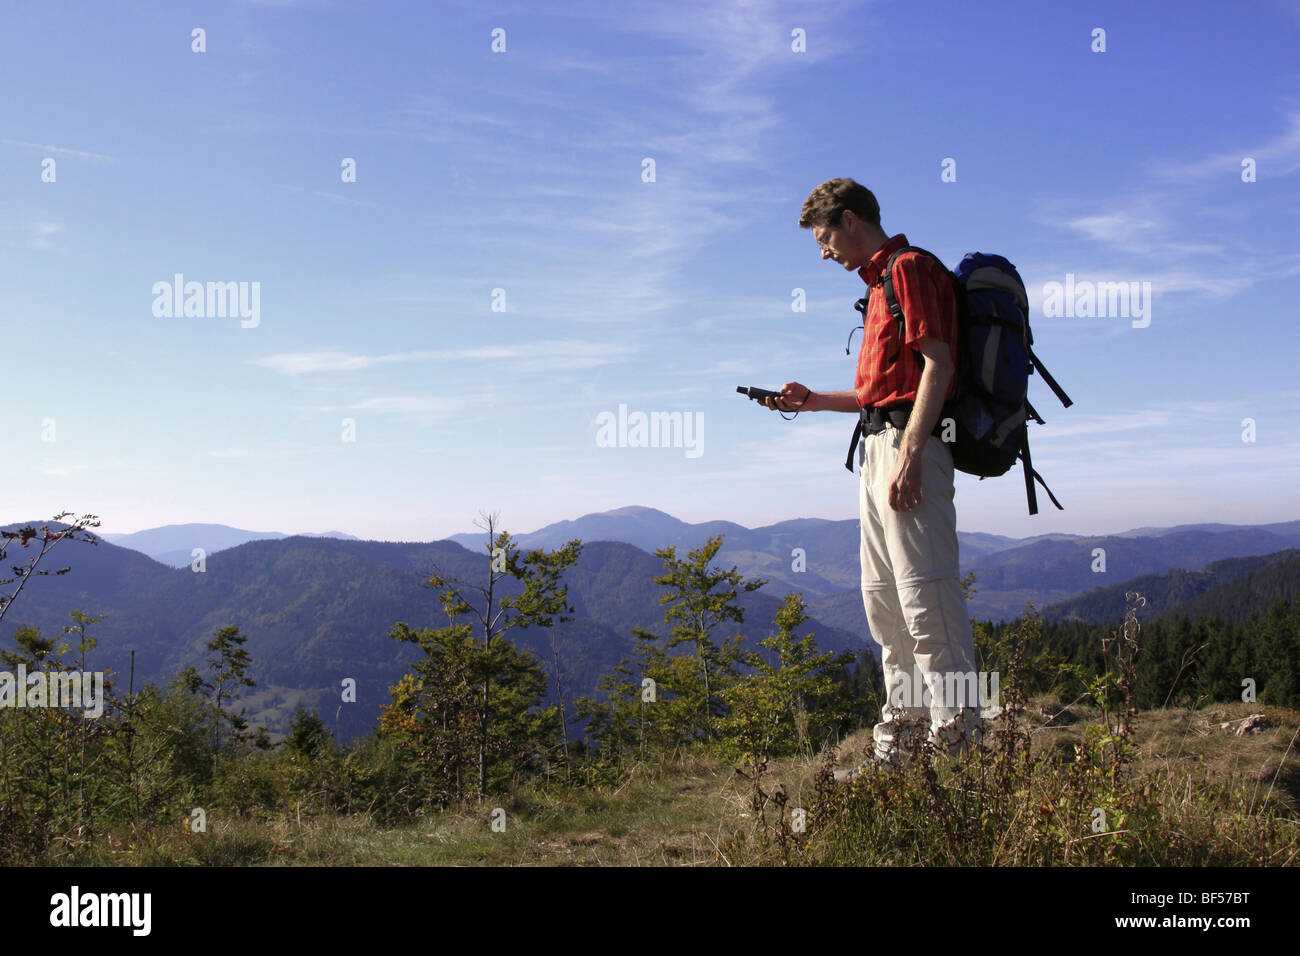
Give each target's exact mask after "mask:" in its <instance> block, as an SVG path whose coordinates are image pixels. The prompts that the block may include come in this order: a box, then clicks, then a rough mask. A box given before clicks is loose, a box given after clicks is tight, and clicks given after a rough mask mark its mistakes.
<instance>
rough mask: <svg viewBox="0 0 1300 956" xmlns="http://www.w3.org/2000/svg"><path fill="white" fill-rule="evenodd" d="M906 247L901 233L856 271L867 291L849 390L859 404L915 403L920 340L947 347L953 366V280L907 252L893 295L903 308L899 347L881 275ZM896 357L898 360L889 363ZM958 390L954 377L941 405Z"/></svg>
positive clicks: (899, 264)
mask: <svg viewBox="0 0 1300 956" xmlns="http://www.w3.org/2000/svg"><path fill="white" fill-rule="evenodd" d="M906 245H908V242H907V236H905V235H903V234H902V233H899V234H898V235H897V236H893V237H892V238H890V239H889V240H888V241H886V242H885V244H884V245H883V246H881V247H880V248H879V249H877V250H876V252H875V255H873V256H872V257H871V261H870V262H868V263H867V264H866V265H865V266H863V267H862V268H861V269H859V270H858V275H860V276H861V277H862V279H863V281H864V282H866V284H867V286H868V288H869V289H870V292H869V298H868V300H867V313H866V316H865V317H864V319H863V323H862V348H861V349H860V350H859V351H858V371H857V375H856V376H855V378H854V383H853V388H854V391H855V392H857V396H858V405H859V406H861V407H863V408H867V407H870V406H877V407H886V408H887V407H889V406H891V405H898V404H900V403H904V402H915V401H916V392H917V389H918V388H920V385H921V363H920V362H919V361H918V360H917V359H918V356H919V353H918V352H916V351H915V348H914V346H915V344H916V342H917V341H919V340H920V339H924V338H936V339H940V340H941V341H944V342H947V343H948V345H949V348H950V349H951V350H952V360H953V365H954V366H955V365H956V364H957V300H956V298H955V297H954V296H953V289H952V280H951V279H950V278H949V277H948V274H947V273H946V272H945V271H944V270H943V268H942V267H940V265H939V264H938V263H937V262H936V261H935V260H934V259H932V258H930V257H929V256H925V255H921V254H920V253H916V252H908V253H904V254H903V255H901V256H899V257H898V259H897V260H895V262H894V268H893V269H892V270H891V274H892V275H893V277H894V295H895V296H897V298H898V304H899V305H900V306H902V307H903V317H904V342H903V347H902V348H899V343H898V324H897V323H896V322H895V321H894V317H893V316H892V315H890V314H889V306H888V305H887V304H886V302H885V287H884V285H882V284H881V283H880V281H879V280H880V273H881V272H882V271H883V270H884V268H885V263H886V262H888V261H889V257H890V256H892V255H893V254H894V253H895V252H897V251H898V250H899V249H902V248H903V247H904V246H906ZM895 353H897V355H898V358H897V359H896V360H895V361H894V362H892V363H890V361H889V360H890V358H891V357H892V356H893V355H894V354H895ZM956 389H957V376H956V375H954V376H953V377H952V381H951V382H950V383H949V385H948V394H947V395H945V396H944V399H945V401H946V400H947V399H949V398H952V395H953V392H955V391H956Z"/></svg>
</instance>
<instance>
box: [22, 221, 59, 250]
mask: <svg viewBox="0 0 1300 956" xmlns="http://www.w3.org/2000/svg"><path fill="white" fill-rule="evenodd" d="M62 231H63V223H61V222H34V223H32V227H31V237H30V238H29V239H28V241H27V244H28V245H29V246H31V248H33V249H38V250H42V251H44V250H46V249H51V248H53V247H54V242H53V237H54V236H57V235H58V234H59V233H61V232H62Z"/></svg>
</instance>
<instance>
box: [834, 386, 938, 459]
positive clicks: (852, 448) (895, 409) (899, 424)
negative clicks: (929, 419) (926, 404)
mask: <svg viewBox="0 0 1300 956" xmlns="http://www.w3.org/2000/svg"><path fill="white" fill-rule="evenodd" d="M911 416H912V403H911V402H904V403H903V404H901V405H891V406H889V408H878V407H876V406H875V405H871V406H868V407H867V408H860V409H858V424H857V427H856V428H854V429H853V440H852V441H851V442H849V454H848V457H846V458H845V459H844V467H845V468H847V469H848V470H849V471H852V470H853V455H854V453H855V452H856V451H857V450H858V442H859V441H861V440H862V436H863V435H878V434H879V433H880V432H883V431H884V430H885V424H886V422H888V423H889V424H891V425H893V426H894V427H895V428H897V429H898V430H899V431H903V430H904V429H905V428H907V423H908V420H909V419H910V418H911ZM941 431H943V417H942V416H940V418H939V420H938V421H936V422H935V423H934V428H932V429H930V434H931V435H933V436H936V437H937V436H938V435H939V433H940V432H941Z"/></svg>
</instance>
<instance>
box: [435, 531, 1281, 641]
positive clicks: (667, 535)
mask: <svg viewBox="0 0 1300 956" xmlns="http://www.w3.org/2000/svg"><path fill="white" fill-rule="evenodd" d="M718 533H721V534H724V535H725V537H724V540H723V547H722V550H721V551H720V552H719V555H718V560H719V561H725V562H727V563H728V564H734V565H735V566H736V567H737V568H739V569H740V571H741V572H742V573H743V574H746V575H748V576H750V577H763V578H767V579H770V581H771V584H769V585H768V587H769V588H779V589H789V590H798V591H799V592H800V593H802V594H803V595H804V596H805V598H806V599H807V601H808V604H809V607H810V608H815V610H816V613H817V615H818V616H819V618H820V619H821V620H823V621H824V622H825V623H827V624H833V625H834V626H836V627H839V628H843V629H845V630H850V631H853V632H855V633H862V634H866V633H867V622H866V614H865V613H864V611H863V610H862V598H861V594H860V592H859V583H858V582H859V580H860V575H861V572H860V569H859V555H858V548H859V545H858V540H859V538H858V522H857V520H856V519H848V520H843V521H830V520H825V519H819V518H801V519H795V520H792V521H783V522H779V523H777V524H774V525H768V526H766V527H762V528H752V529H751V528H745V527H744V526H742V525H738V524H734V523H731V522H725V521H717V522H704V523H701V524H690V523H688V522H684V521H680V520H678V519H677V518H674V517H673V516H671V515H668V514H665V513H664V512H662V511H657V510H655V509H653V508H639V507H628V508H619V509H617V510H615V511H608V512H602V513H599V514H591V515H584V516H583V517H581V518H577V519H575V520H573V521H563V522H559V523H557V524H552V525H547V526H546V527H544V528H541V529H539V530H538V531H535V532H532V533H528V534H523V535H520V536H519V540H520V542H521V543H522V545H523V546H524V547H537V546H545V547H555V546H558V545H559V544H562V543H563V542H564V541H566V540H569V538H572V537H580V538H582V539H583V540H587V541H590V540H602V539H603V540H617V541H627V542H628V543H631V544H635V545H636V546H637V547H639V548H642V549H643V550H648V551H652V550H654V549H657V548H661V547H664V546H666V545H673V546H675V547H677V548H678V551H679V552H684V551H685V550H688V549H690V548H694V547H696V546H698V545H699V544H702V543H703V542H704V540H705V539H706V538H707V537H708V536H709V535H710V534H718ZM584 536H585V537H584ZM957 537H958V542H959V545H960V549H961V570H962V573H963V574H964V573H966V572H967V571H974V572H975V574H976V582H975V588H976V592H977V593H976V595H975V598H974V599H973V600H972V601H971V602H970V604H969V608H970V613H971V616H972V617H976V618H979V619H981V620H985V619H987V620H994V621H1000V620H1013V619H1015V618H1016V617H1018V616H1019V615H1020V614H1022V613H1024V610H1025V605H1026V603H1028V602H1033V604H1034V605H1035V607H1038V608H1044V607H1046V606H1047V605H1051V604H1054V603H1056V602H1059V601H1065V600H1068V599H1070V598H1073V597H1075V596H1077V595H1079V594H1082V593H1084V592H1086V591H1090V590H1093V589H1095V588H1096V587H1097V586H1098V584H1099V583H1101V582H1103V581H1116V580H1118V581H1127V580H1129V579H1131V578H1134V577H1139V576H1142V575H1160V574H1164V573H1165V572H1166V571H1169V570H1170V569H1172V568H1176V567H1182V568H1193V569H1196V568H1200V567H1204V565H1205V564H1208V563H1209V562H1211V561H1217V560H1222V559H1225V558H1230V557H1242V556H1249V555H1265V554H1273V553H1276V552H1278V551H1281V550H1283V549H1286V548H1291V547H1300V521H1288V522H1277V523H1273V524H1267V525H1259V526H1250V525H1223V524H1208V525H1191V524H1189V525H1178V526H1176V527H1172V528H1140V529H1133V530H1130V531H1126V532H1123V533H1121V534H1116V535H1073V534H1061V533H1052V534H1045V535H1035V536H1033V537H1029V538H1020V539H1017V538H1009V537H1005V536H1003V535H991V534H985V533H982V532H958V535H957ZM450 540H454V541H459V542H462V543H465V544H467V545H469V546H470V547H472V549H473V550H475V551H479V550H481V549H483V548H484V546H485V541H484V540H483V537H482V535H481V534H480V535H455V536H453V537H452V539H450ZM796 547H798V548H802V549H803V551H804V555H805V561H804V567H805V570H803V571H795V570H794V559H793V555H792V553H791V552H792V550H793V549H794V548H796ZM1099 547H1100V548H1104V549H1105V551H1106V572H1105V573H1104V574H1095V573H1093V571H1092V567H1093V550H1094V549H1095V548H1099ZM1121 607H1122V604H1121ZM1121 616H1122V613H1121Z"/></svg>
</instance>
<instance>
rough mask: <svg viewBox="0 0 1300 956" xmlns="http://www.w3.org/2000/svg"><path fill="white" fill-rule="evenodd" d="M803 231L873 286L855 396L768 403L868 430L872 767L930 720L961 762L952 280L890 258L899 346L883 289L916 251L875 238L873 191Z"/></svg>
mask: <svg viewBox="0 0 1300 956" xmlns="http://www.w3.org/2000/svg"><path fill="white" fill-rule="evenodd" d="M799 225H800V227H801V228H804V229H811V230H812V233H813V238H814V239H816V240H817V244H818V246H819V247H820V249H821V254H822V258H823V259H833V260H835V261H836V262H838V263H839V264H840V265H841V266H843V267H844V269H845V270H856V271H857V273H858V275H859V276H861V278H862V279H863V281H864V282H866V284H867V287H868V289H869V293H868V297H867V306H866V309H865V310H864V318H863V334H862V347H861V349H860V351H859V353H858V367H857V374H856V376H855V380H854V387H853V388H852V389H845V390H843V391H831V392H814V391H812V390H811V389H809V388H808V387H806V386H804V385H802V384H800V383H799V382H788V383H787V384H786V385H785V386H783V387H782V389H781V398H779V399H768V400H767V404H768V406H769V407H772V408H778V409H781V410H782V411H803V412H815V411H837V412H850V413H852V414H854V415H858V416H859V418H860V419H861V421H862V428H863V432H862V435H863V437H862V442H861V445H860V446H858V447H859V463H860V464H861V483H860V495H859V510H860V515H861V561H862V599H863V605H864V607H865V609H866V614H867V623H868V625H869V626H870V628H871V635H872V637H873V638H874V639H875V641H876V642H877V643H878V644H880V646H881V664H882V666H883V669H884V674H885V687H886V702H885V705H884V706H883V707H882V708H881V722H880V723H879V724H877V725H876V727H875V730H874V732H873V737H874V740H875V754H874V757H873V758H872V760H871V761H869V763H876V764H879V763H884V764H889V765H895V764H897V763H898V762H899V761H900V759H901V758H903V757H904V755H905V754H906V752H907V750H908V749H910V748H908V747H906V746H905V745H906V744H908V743H909V741H908V739H907V738H908V737H909V735H911V734H912V733H914V731H913V730H912V729H911V728H914V727H917V726H924V723H925V722H926V721H927V720H928V725H929V736H930V739H931V740H932V741H933V742H934V743H935V744H936V746H939V747H940V748H941V749H944V750H946V751H947V752H949V753H953V754H957V753H960V752H961V751H962V750H964V749H965V747H966V746H967V744H968V743H969V742H971V741H973V740H975V739H978V735H979V733H980V729H981V728H980V717H979V703H978V697H977V696H975V695H972V694H970V693H968V692H967V691H968V689H969V688H972V687H974V686H975V681H976V676H975V654H974V640H973V637H972V634H971V627H970V619H969V617H968V616H967V613H966V606H965V601H964V600H963V598H962V592H961V582H960V572H959V568H958V555H957V517H956V510H955V507H954V504H953V462H952V452H951V450H950V449H949V448H948V446H947V445H946V444H945V443H944V441H943V440H942V439H941V437H939V436H940V435H941V434H942V426H941V422H940V419H941V414H940V413H941V411H942V408H943V404H944V402H945V401H946V400H947V399H949V398H951V397H952V395H953V392H954V389H955V387H956V377H957V376H956V362H957V344H958V343H957V303H956V299H955V297H954V292H953V286H952V279H951V278H950V276H949V275H948V274H947V273H946V272H945V270H944V269H943V268H942V267H941V266H939V265H938V264H937V263H936V262H935V261H934V260H933V259H931V258H930V257H928V256H926V255H922V254H919V253H910V252H909V253H904V254H903V255H901V256H899V257H898V259H897V260H895V262H894V265H893V268H892V270H891V276H892V282H893V288H894V294H895V296H896V298H897V300H898V303H899V305H900V306H901V307H902V310H903V315H904V321H905V335H904V341H903V342H902V343H900V342H899V341H898V328H897V324H896V321H895V318H894V317H893V316H892V315H891V314H890V311H889V307H888V305H887V304H886V299H885V293H884V288H883V286H882V285H881V283H880V279H881V271H882V270H883V269H884V266H885V263H886V262H888V261H889V258H890V256H891V255H893V254H894V253H895V252H897V251H898V250H899V249H902V248H904V247H905V246H907V245H908V242H907V237H906V236H904V235H902V234H899V235H896V236H892V237H890V236H887V235H886V234H885V233H884V231H883V230H882V229H881V228H880V206H879V204H878V203H877V201H876V197H875V196H874V195H872V193H871V191H870V190H868V189H867V188H866V187H864V186H862V185H860V184H859V183H856V182H854V181H853V180H852V179H832V180H829V181H828V182H825V183H822V184H821V185H820V186H818V187H817V188H816V189H814V190H813V191H812V193H811V195H809V197H808V199H807V200H806V201H805V202H804V204H803V210H802V212H801V214H800V217H799ZM918 721H919V723H918ZM864 766H865V765H864ZM861 769H862V768H856V769H855V770H852V771H837V773H836V778H837V779H848V778H849V777H851V776H853V775H855V774H856V773H857V772H859V771H860V770H861Z"/></svg>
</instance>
